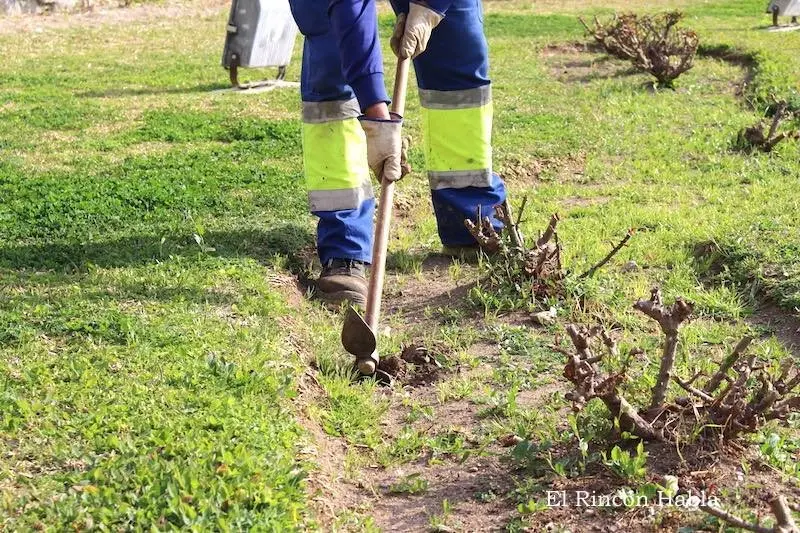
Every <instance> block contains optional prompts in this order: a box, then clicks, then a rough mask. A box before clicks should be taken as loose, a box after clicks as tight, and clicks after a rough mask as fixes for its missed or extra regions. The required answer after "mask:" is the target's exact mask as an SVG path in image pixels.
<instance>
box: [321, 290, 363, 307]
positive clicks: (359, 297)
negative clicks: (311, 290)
mask: <svg viewBox="0 0 800 533" xmlns="http://www.w3.org/2000/svg"><path fill="white" fill-rule="evenodd" d="M318 294H319V299H320V300H322V301H323V302H325V303H326V304H328V305H329V306H331V307H339V306H340V305H342V303H344V302H348V303H350V304H352V305H357V306H360V307H366V306H367V297H366V296H365V295H363V294H361V293H360V292H356V291H337V292H321V291H320V292H319V293H318Z"/></svg>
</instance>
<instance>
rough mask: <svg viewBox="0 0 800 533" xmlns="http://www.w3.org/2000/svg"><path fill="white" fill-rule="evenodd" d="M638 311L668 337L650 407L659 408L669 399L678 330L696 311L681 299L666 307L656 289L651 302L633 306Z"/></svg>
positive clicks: (647, 301)
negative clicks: (658, 326) (668, 391)
mask: <svg viewBox="0 0 800 533" xmlns="http://www.w3.org/2000/svg"><path fill="white" fill-rule="evenodd" d="M633 308H634V309H636V310H637V311H640V312H642V313H644V314H645V315H647V316H649V317H650V318H652V319H653V320H655V321H656V322H658V324H659V325H660V326H661V330H662V331H663V332H664V335H665V336H666V341H665V342H664V355H663V356H662V358H661V368H660V369H659V372H658V380H657V382H656V386H655V387H654V388H653V393H652V398H651V401H650V407H651V408H653V409H656V408H659V407H661V406H662V405H663V404H664V401H665V400H666V397H667V387H668V386H669V381H670V379H671V377H672V368H673V366H675V353H676V351H677V348H678V330H679V328H680V327H681V324H683V323H684V322H685V321H686V320H688V319H689V316H691V314H692V311H694V304H692V303H691V302H687V301H685V300H683V299H681V298H678V299H677V300H675V303H674V304H672V307H664V305H663V304H662V303H661V291H660V290H659V289H658V288H654V289H653V290H652V291H651V292H650V299H649V300H639V301H638V302H636V303H635V304H634V305H633Z"/></svg>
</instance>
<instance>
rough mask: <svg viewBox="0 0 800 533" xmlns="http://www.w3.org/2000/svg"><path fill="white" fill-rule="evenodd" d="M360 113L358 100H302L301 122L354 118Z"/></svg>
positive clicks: (312, 122) (309, 122)
mask: <svg viewBox="0 0 800 533" xmlns="http://www.w3.org/2000/svg"><path fill="white" fill-rule="evenodd" d="M360 114H361V109H360V108H359V107H358V100H356V99H355V98H353V99H351V100H336V101H333V102H303V122H305V123H306V124H320V123H322V122H333V121H335V120H344V119H347V118H355V117H358V116H359V115H360Z"/></svg>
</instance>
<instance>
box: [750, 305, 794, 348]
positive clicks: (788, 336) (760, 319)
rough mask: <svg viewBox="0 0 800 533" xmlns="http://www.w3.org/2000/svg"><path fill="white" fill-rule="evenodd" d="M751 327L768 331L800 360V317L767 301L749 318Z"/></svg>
mask: <svg viewBox="0 0 800 533" xmlns="http://www.w3.org/2000/svg"><path fill="white" fill-rule="evenodd" d="M747 322H748V323H749V324H750V325H753V326H758V327H761V328H764V329H767V330H768V331H770V332H771V333H773V334H774V335H775V337H777V338H778V340H779V341H781V343H782V344H783V345H784V346H786V347H787V348H788V349H789V350H790V351H791V352H792V353H793V354H794V355H795V356H796V357H798V358H800V316H798V315H797V314H796V313H792V312H789V311H786V310H785V309H782V308H781V307H779V306H778V305H776V304H775V303H774V302H771V301H769V300H765V301H763V302H761V304H759V306H758V308H757V309H756V312H755V313H754V314H753V315H752V316H750V317H749V318H747Z"/></svg>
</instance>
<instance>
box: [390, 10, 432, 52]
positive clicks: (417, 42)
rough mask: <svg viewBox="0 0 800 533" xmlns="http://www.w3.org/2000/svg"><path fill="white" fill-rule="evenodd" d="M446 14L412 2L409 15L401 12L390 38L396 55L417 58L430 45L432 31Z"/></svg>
mask: <svg viewBox="0 0 800 533" xmlns="http://www.w3.org/2000/svg"><path fill="white" fill-rule="evenodd" d="M442 19H444V16H442V15H440V14H439V13H437V12H436V11H434V10H432V9H428V8H427V7H425V6H422V5H420V4H415V3H413V2H411V3H410V4H409V5H408V15H406V14H405V13H400V14H399V15H397V22H396V23H395V26H394V33H393V34H392V38H391V39H390V40H389V45H390V46H391V47H392V51H393V52H394V55H396V56H397V57H400V58H403V59H405V58H408V57H410V58H412V59H413V58H415V57H417V56H418V55H420V54H421V53H422V52H424V51H425V48H427V47H428V40H430V38H431V32H432V31H433V28H435V27H436V26H437V25H438V24H439V23H440V22H441V21H442Z"/></svg>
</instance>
